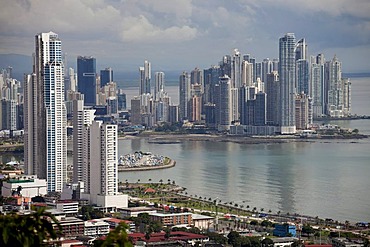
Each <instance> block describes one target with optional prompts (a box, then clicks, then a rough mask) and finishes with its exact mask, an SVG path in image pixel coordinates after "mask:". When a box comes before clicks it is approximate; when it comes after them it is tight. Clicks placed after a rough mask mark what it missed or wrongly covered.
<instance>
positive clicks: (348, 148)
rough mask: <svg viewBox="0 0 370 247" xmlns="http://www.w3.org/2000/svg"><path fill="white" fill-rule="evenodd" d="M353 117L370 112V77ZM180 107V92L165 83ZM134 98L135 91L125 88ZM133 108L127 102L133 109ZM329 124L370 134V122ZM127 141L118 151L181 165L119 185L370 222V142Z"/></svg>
mask: <svg viewBox="0 0 370 247" xmlns="http://www.w3.org/2000/svg"><path fill="white" fill-rule="evenodd" d="M351 81H352V113H356V114H358V115H370V78H368V77H363V78H353V79H351ZM166 91H167V92H168V93H169V95H170V96H171V97H172V101H173V103H174V104H177V103H178V87H177V86H175V85H173V86H167V87H166ZM125 92H126V94H127V100H128V101H129V100H130V98H132V97H133V96H134V95H136V94H137V92H138V89H137V88H136V87H135V88H134V87H131V88H127V89H126V90H125ZM128 105H129V104H128ZM327 123H330V124H337V125H339V126H342V127H344V128H351V129H355V128H357V129H359V130H360V132H361V133H364V134H368V135H370V120H337V121H329V122H327ZM148 141H149V139H140V138H138V139H136V138H134V139H121V140H120V141H119V154H120V155H124V154H127V153H132V152H134V151H139V150H141V151H150V152H152V153H155V154H159V155H165V156H169V157H171V158H172V159H174V160H176V166H175V167H173V168H170V169H165V170H152V171H140V172H121V173H120V174H119V179H120V181H125V180H126V179H127V180H128V181H129V182H136V181H138V179H140V181H142V182H144V181H148V180H149V179H151V180H152V181H159V180H161V179H162V180H163V181H165V182H166V181H167V180H168V179H170V180H171V181H173V180H175V182H176V183H177V184H179V185H181V186H183V187H186V188H187V192H188V194H189V195H197V196H202V197H203V198H204V197H206V198H209V197H211V198H213V199H215V198H216V197H218V198H219V199H220V200H221V201H222V203H224V202H233V203H238V204H239V205H241V204H242V205H245V207H246V206H247V205H249V206H250V207H251V208H253V207H257V208H258V209H259V210H260V209H261V208H263V209H264V211H265V212H266V211H268V210H271V211H273V212H277V211H281V212H285V213H287V212H289V213H299V214H305V215H310V216H319V217H321V218H332V219H337V220H340V221H345V220H349V221H351V222H356V221H370V140H369V139H363V140H329V141H326V140H317V141H312V142H290V143H284V144H236V143H226V142H205V141H185V142H182V143H179V144H153V143H150V142H148Z"/></svg>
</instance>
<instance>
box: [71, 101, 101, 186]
mask: <svg viewBox="0 0 370 247" xmlns="http://www.w3.org/2000/svg"><path fill="white" fill-rule="evenodd" d="M72 102H73V103H72V104H73V183H78V182H84V183H85V186H88V183H87V181H86V176H87V173H86V172H84V162H85V161H86V159H85V158H84V155H85V154H84V153H85V152H86V151H88V150H86V149H85V145H86V141H85V139H86V136H85V135H86V127H87V126H90V125H91V123H92V121H93V120H94V118H95V115H94V113H95V109H84V101H83V100H80V99H75V100H73V101H72Z"/></svg>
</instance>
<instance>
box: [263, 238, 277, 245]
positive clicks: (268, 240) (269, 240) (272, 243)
mask: <svg viewBox="0 0 370 247" xmlns="http://www.w3.org/2000/svg"><path fill="white" fill-rule="evenodd" d="M261 246H262V247H273V246H274V241H272V239H271V238H265V239H264V240H262V241H261Z"/></svg>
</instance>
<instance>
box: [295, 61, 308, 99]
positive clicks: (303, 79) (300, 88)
mask: <svg viewBox="0 0 370 247" xmlns="http://www.w3.org/2000/svg"><path fill="white" fill-rule="evenodd" d="M309 73H310V65H309V62H308V60H306V59H299V60H297V61H296V89H297V93H302V92H303V93H305V94H307V95H309V94H310V91H309V89H310V74H309Z"/></svg>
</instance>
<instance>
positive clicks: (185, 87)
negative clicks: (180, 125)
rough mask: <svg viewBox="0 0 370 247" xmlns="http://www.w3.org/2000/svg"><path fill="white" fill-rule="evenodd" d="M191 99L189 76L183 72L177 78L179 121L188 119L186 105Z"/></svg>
mask: <svg viewBox="0 0 370 247" xmlns="http://www.w3.org/2000/svg"><path fill="white" fill-rule="evenodd" d="M190 97H191V84H190V76H189V74H188V73H187V72H183V73H182V74H181V75H180V77H179V98H180V104H179V115H180V116H179V117H180V119H181V120H184V119H187V118H188V114H189V113H188V104H189V100H190Z"/></svg>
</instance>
